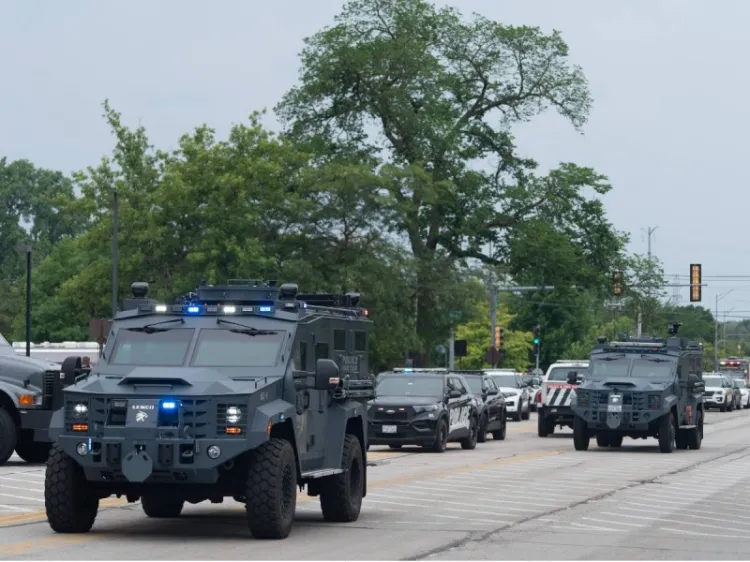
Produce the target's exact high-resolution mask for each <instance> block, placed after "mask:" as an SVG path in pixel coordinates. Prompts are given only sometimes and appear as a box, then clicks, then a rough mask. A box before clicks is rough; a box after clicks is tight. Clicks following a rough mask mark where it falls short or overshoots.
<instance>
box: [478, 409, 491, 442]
mask: <svg viewBox="0 0 750 562" xmlns="http://www.w3.org/2000/svg"><path fill="white" fill-rule="evenodd" d="M488 425H489V421H487V416H482V419H481V420H480V422H479V433H477V442H478V443H484V442H486V441H487V426H488Z"/></svg>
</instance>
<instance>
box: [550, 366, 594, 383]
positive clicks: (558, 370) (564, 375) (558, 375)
mask: <svg viewBox="0 0 750 562" xmlns="http://www.w3.org/2000/svg"><path fill="white" fill-rule="evenodd" d="M571 371H573V372H575V374H576V376H578V377H582V376H586V373H587V372H588V368H587V367H552V370H551V371H550V372H549V377H548V378H547V380H548V381H567V380H568V373H570V372H571Z"/></svg>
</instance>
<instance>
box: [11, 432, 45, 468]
mask: <svg viewBox="0 0 750 562" xmlns="http://www.w3.org/2000/svg"><path fill="white" fill-rule="evenodd" d="M33 438H34V432H33V431H23V432H21V439H19V440H18V443H16V454H17V455H18V456H19V457H21V458H22V459H23V460H25V461H26V462H28V463H32V464H40V463H43V462H47V459H48V458H49V451H50V448H51V447H52V443H45V442H40V441H33V440H32V439H33Z"/></svg>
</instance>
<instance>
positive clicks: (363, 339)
mask: <svg viewBox="0 0 750 562" xmlns="http://www.w3.org/2000/svg"><path fill="white" fill-rule="evenodd" d="M354 351H367V332H360V331H356V332H354Z"/></svg>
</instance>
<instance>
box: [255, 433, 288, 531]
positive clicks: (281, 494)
mask: <svg viewBox="0 0 750 562" xmlns="http://www.w3.org/2000/svg"><path fill="white" fill-rule="evenodd" d="M249 460H250V467H249V470H248V478H247V492H246V493H245V497H247V503H246V504H245V510H246V515H247V525H248V528H249V529H250V533H252V535H253V536H254V537H257V538H259V539H285V538H286V537H288V536H289V533H290V532H291V530H292V523H293V522H294V510H295V508H296V507H297V466H296V462H295V460H294V450H293V449H292V444H291V443H289V441H286V440H285V439H271V440H270V441H266V442H265V443H263V444H262V445H261V446H260V447H258V448H257V449H255V450H253V451H252V452H251V453H250V459H249Z"/></svg>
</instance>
